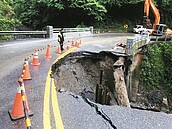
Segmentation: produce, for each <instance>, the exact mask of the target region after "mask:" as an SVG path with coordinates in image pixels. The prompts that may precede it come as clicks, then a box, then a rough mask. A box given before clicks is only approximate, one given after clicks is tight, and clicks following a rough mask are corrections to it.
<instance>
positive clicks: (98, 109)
mask: <svg viewBox="0 0 172 129" xmlns="http://www.w3.org/2000/svg"><path fill="white" fill-rule="evenodd" d="M82 98H83V100H84V101H85V102H86V103H88V104H89V105H90V106H91V107H94V108H95V110H96V112H97V114H98V115H100V116H102V118H103V119H105V120H106V121H107V122H108V123H109V124H110V125H111V127H112V128H113V129H117V127H116V126H115V125H114V124H113V123H112V121H111V119H110V118H109V117H108V116H107V115H106V114H105V113H104V112H103V110H102V109H100V108H99V107H98V106H97V105H96V104H94V103H93V102H91V101H90V100H89V99H87V98H85V97H83V96H82Z"/></svg>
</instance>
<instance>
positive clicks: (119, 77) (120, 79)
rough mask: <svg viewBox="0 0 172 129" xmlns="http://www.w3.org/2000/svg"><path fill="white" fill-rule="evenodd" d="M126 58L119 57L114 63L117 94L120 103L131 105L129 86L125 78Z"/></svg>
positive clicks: (121, 104)
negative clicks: (127, 86)
mask: <svg viewBox="0 0 172 129" xmlns="http://www.w3.org/2000/svg"><path fill="white" fill-rule="evenodd" d="M123 68H124V58H123V57H119V60H117V61H116V62H115V63H114V72H113V75H114V79H115V93H116V94H115V96H116V99H117V102H118V105H120V106H125V107H130V103H129V99H128V94H127V88H126V85H125V79H124V70H123Z"/></svg>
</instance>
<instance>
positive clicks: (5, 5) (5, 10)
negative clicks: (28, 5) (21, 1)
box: [0, 0, 19, 31]
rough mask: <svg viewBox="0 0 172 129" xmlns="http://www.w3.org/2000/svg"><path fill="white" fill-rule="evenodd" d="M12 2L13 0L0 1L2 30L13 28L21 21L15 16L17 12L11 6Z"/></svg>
mask: <svg viewBox="0 0 172 129" xmlns="http://www.w3.org/2000/svg"><path fill="white" fill-rule="evenodd" d="M12 2H13V1H12V0H1V1H0V31H2V30H11V29H13V28H14V27H15V26H16V24H18V23H19V21H18V20H16V19H15V17H14V16H15V13H14V10H13V7H12V6H11V4H12Z"/></svg>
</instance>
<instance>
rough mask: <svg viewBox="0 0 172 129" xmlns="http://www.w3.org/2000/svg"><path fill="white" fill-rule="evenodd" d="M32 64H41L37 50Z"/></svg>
mask: <svg viewBox="0 0 172 129" xmlns="http://www.w3.org/2000/svg"><path fill="white" fill-rule="evenodd" d="M31 65H35V66H38V65H40V63H39V59H38V51H35V53H34V56H33V60H32V63H31Z"/></svg>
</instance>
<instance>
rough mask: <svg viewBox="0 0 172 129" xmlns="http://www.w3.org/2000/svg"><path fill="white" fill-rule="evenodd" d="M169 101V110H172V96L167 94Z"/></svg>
mask: <svg viewBox="0 0 172 129" xmlns="http://www.w3.org/2000/svg"><path fill="white" fill-rule="evenodd" d="M167 102H168V108H169V110H170V111H172V97H170V96H169V95H168V96H167Z"/></svg>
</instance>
